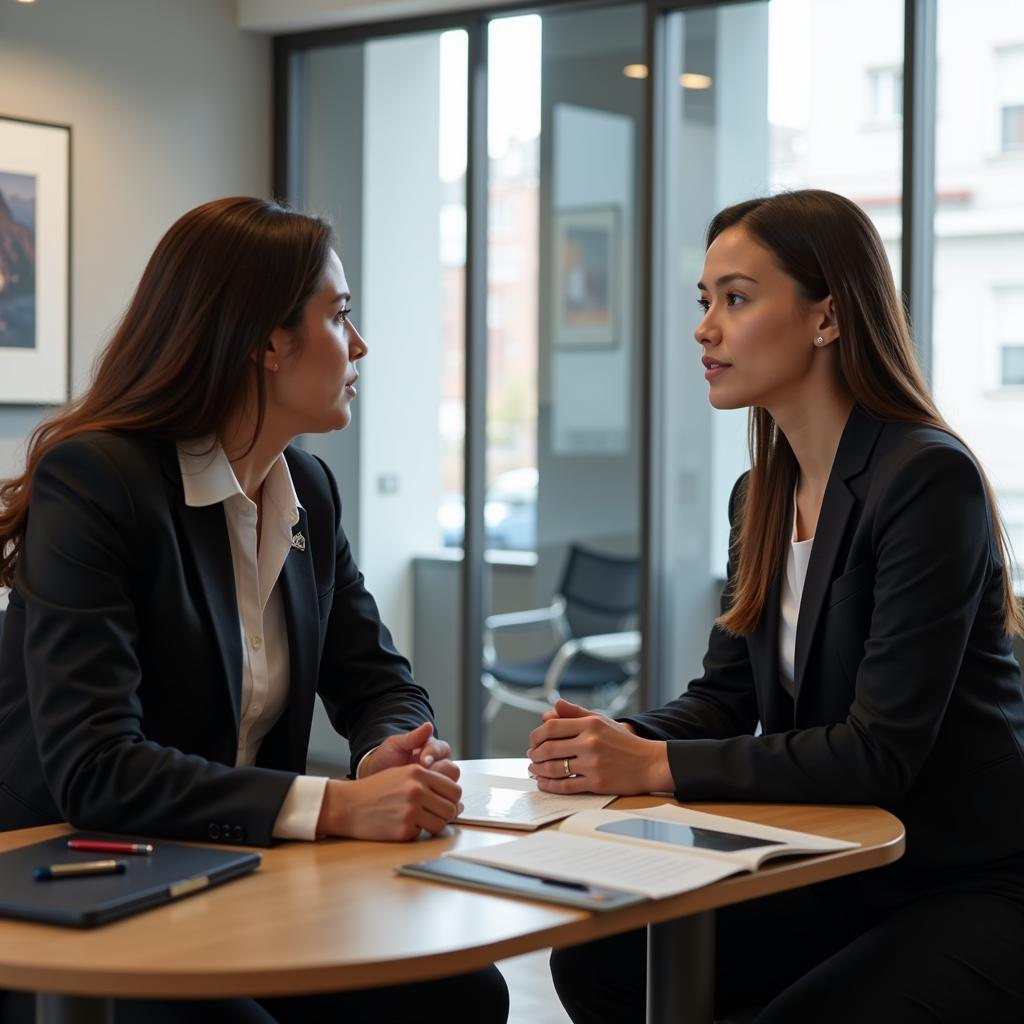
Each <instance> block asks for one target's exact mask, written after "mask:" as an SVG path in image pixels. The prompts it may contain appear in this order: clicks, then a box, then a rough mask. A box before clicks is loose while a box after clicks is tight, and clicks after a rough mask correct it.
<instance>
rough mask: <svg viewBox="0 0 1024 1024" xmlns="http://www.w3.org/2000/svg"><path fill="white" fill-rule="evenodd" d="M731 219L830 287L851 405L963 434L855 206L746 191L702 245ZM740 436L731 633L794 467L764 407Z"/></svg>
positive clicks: (755, 579)
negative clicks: (944, 404) (744, 442)
mask: <svg viewBox="0 0 1024 1024" xmlns="http://www.w3.org/2000/svg"><path fill="white" fill-rule="evenodd" d="M738 224H742V225H743V229H744V230H745V231H747V232H749V233H750V235H751V236H752V237H753V238H754V239H755V240H756V241H757V242H759V243H760V244H761V245H763V246H765V247H766V248H767V249H768V250H769V251H770V252H771V253H772V254H773V256H774V257H775V260H776V262H777V263H778V265H779V266H780V267H781V268H782V270H784V271H785V272H786V273H787V274H789V276H790V277H792V278H793V279H794V280H795V281H796V283H797V285H798V287H799V290H800V292H801V294H802V296H803V297H804V298H805V299H806V300H807V301H808V302H819V301H820V300H822V299H824V298H825V297H826V296H831V297H832V303H833V306H834V308H835V313H836V320H837V323H838V327H839V337H840V338H841V340H842V341H841V344H840V345H839V373H840V376H841V377H842V380H843V383H844V384H845V386H846V388H847V390H848V392H849V394H850V395H851V397H852V398H853V400H854V401H855V402H856V403H857V404H858V405H860V406H862V407H863V408H864V409H866V410H867V411H868V412H870V413H872V414H873V415H875V416H877V417H879V418H881V419H889V420H904V421H909V422H912V423H920V424H922V425H923V426H928V427H934V428H935V429H937V430H942V431H945V432H946V433H948V434H950V435H952V436H953V437H956V438H957V440H959V441H960V442H961V443H963V440H962V439H961V438H959V437H958V435H957V434H956V432H955V431H954V430H952V429H951V428H950V426H949V424H947V423H946V421H945V420H944V419H943V418H942V416H941V414H940V413H939V410H938V409H937V408H936V406H935V402H934V401H933V399H932V397H931V394H930V393H929V390H928V385H927V384H926V383H925V380H924V375H923V374H922V372H921V368H920V366H919V365H918V362H917V357H916V356H915V354H914V343H913V339H912V337H911V333H910V326H909V324H908V322H907V316H906V313H905V312H904V308H903V304H902V302H901V301H900V298H899V295H898V294H897V291H896V285H895V283H894V281H893V277H892V271H891V270H890V268H889V261H888V259H887V258H886V255H885V249H884V247H883V245H882V240H881V238H879V236H878V232H877V230H876V229H875V226H874V224H872V223H871V221H870V219H869V218H868V216H867V214H865V213H864V211H863V210H862V209H861V208H860V207H859V206H857V205H856V204H855V203H853V202H851V201H850V200H849V199H845V198H843V197H842V196H839V195H836V194H835V193H833V192H824V191H820V190H817V189H805V190H803V191H798V192H784V193H781V194H779V195H775V196H771V197H767V198H762V199H750V200H747V201H746V202H743V203H737V204H736V205H735V206H730V207H728V208H726V209H724V210H722V211H721V213H719V214H717V215H716V216H715V217H714V219H713V220H712V221H711V224H710V225H709V227H708V233H707V245H708V246H709V247H710V245H711V243H712V242H714V240H715V239H716V238H717V237H718V236H719V235H720V234H721V233H722V232H723V231H725V230H727V229H728V228H731V227H735V226H736V225H738ZM748 441H749V445H750V462H751V470H750V474H749V476H748V478H747V483H746V487H745V488H743V489H742V491H741V493H740V494H739V495H738V498H739V505H738V508H737V512H738V515H739V523H740V525H739V530H738V532H737V534H736V540H735V547H734V550H733V556H734V561H735V563H736V565H737V570H736V574H735V577H734V579H733V583H732V587H731V594H730V606H729V608H728V609H727V610H726V611H725V613H724V614H723V615H721V616H720V618H719V619H718V624H719V625H720V626H721V627H722V628H723V629H725V630H727V631H728V632H730V633H733V634H736V635H745V634H747V633H750V632H752V631H753V630H754V629H755V628H756V626H757V624H758V622H759V621H760V618H761V614H762V612H763V610H764V606H765V602H766V600H767V596H768V588H769V587H770V586H771V582H772V580H773V579H774V578H775V576H776V574H777V573H778V572H779V570H780V567H781V565H782V556H783V551H784V550H785V543H786V536H787V533H788V529H789V523H788V522H787V515H786V513H787V510H788V508H789V498H790V495H791V494H792V493H793V486H794V483H795V481H796V475H797V462H796V456H795V455H794V454H793V449H792V448H791V447H790V446H789V442H788V441H787V440H786V437H785V435H784V434H783V433H782V431H781V430H779V427H778V425H777V424H776V422H775V420H774V419H773V418H772V416H771V414H770V413H769V412H768V411H767V410H766V409H763V408H759V407H754V408H751V410H750V420H749V425H748ZM964 447H965V448H966V447H967V445H966V444H965V445H964ZM968 450H970V449H969V448H968ZM978 470H979V472H980V473H981V477H982V481H983V483H984V486H985V491H986V494H987V497H988V502H989V507H990V508H991V509H992V518H993V528H994V531H995V538H996V543H997V545H998V548H999V552H1000V555H1001V557H1002V562H1003V607H1004V611H1005V615H1004V619H1005V627H1006V630H1007V632H1008V633H1011V634H1021V633H1024V613H1022V611H1021V608H1020V605H1019V604H1018V602H1017V599H1016V597H1015V596H1014V593H1013V584H1012V580H1011V575H1010V568H1009V567H1010V564H1011V561H1010V551H1009V543H1008V541H1007V538H1006V533H1005V530H1004V529H1003V526H1002V523H1001V522H1000V519H999V515H998V512H997V505H996V500H995V494H994V493H993V491H992V487H991V485H990V484H989V482H988V479H987V477H986V476H985V473H984V470H983V469H982V468H981V467H980V466H978Z"/></svg>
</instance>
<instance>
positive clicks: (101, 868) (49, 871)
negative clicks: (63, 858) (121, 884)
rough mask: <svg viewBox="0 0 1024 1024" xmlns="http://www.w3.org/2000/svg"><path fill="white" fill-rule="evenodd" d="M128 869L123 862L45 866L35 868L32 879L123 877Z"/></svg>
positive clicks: (41, 880)
mask: <svg viewBox="0 0 1024 1024" xmlns="http://www.w3.org/2000/svg"><path fill="white" fill-rule="evenodd" d="M127 867H128V865H127V864H125V862H124V861H123V860H86V861H81V862H79V863H78V864H47V865H44V866H43V867H40V868H36V869H35V871H33V872H32V877H33V878H34V879H35V880H36V881H37V882H49V881H50V880H52V879H55V878H83V877H87V876H88V875H123V874H124V872H125V869H126V868H127Z"/></svg>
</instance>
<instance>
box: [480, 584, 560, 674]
mask: <svg viewBox="0 0 1024 1024" xmlns="http://www.w3.org/2000/svg"><path fill="white" fill-rule="evenodd" d="M543 625H549V626H550V627H551V631H552V633H554V635H555V636H556V637H557V638H558V639H559V640H565V639H566V637H568V635H569V624H568V623H567V622H566V619H565V599H564V598H562V597H556V598H555V599H554V600H553V601H552V602H551V604H550V605H549V606H548V607H547V608H530V609H529V610H527V611H522V612H505V613H503V614H501V615H488V616H487V618H486V619H484V637H483V642H484V644H483V646H484V665H488V664H493V663H494V662H495V661H497V660H498V652H497V649H496V648H495V646H494V635H495V633H500V632H511V631H513V630H526V629H533V628H534V627H535V626H543Z"/></svg>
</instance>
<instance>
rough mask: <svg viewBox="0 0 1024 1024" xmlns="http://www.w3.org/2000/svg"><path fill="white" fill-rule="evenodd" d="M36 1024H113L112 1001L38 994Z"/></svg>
mask: <svg viewBox="0 0 1024 1024" xmlns="http://www.w3.org/2000/svg"><path fill="white" fill-rule="evenodd" d="M36 1024H114V1000H113V999H104V998H103V997H102V996H99V997H95V996H64V995H60V994H58V993H56V992H38V993H37V994H36Z"/></svg>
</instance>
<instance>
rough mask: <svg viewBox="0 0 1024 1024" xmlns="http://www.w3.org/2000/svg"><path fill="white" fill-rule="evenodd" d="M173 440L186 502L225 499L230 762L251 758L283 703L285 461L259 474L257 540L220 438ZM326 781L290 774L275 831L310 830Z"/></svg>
mask: <svg viewBox="0 0 1024 1024" xmlns="http://www.w3.org/2000/svg"><path fill="white" fill-rule="evenodd" d="M211 444H212V445H213V447H212V450H211ZM177 447H178V465H179V466H180V468H181V482H182V485H183V486H184V489H185V504H186V505H189V506H192V507H199V506H205V505H216V504H221V505H223V506H224V519H225V522H226V523H227V528H228V541H229V543H230V545H231V562H232V565H233V567H234V571H235V595H236V597H237V600H238V620H239V621H238V627H239V629H240V631H241V634H242V703H241V708H240V711H241V720H240V721H239V723H238V754H237V756H236V758H235V765H236V766H237V767H241V766H243V765H252V764H255V763H256V756H257V754H259V750H260V744H261V743H262V742H263V738H264V737H265V736H266V735H267V733H269V732H270V730H271V729H272V728H273V727H274V725H275V723H276V722H277V720H278V719H279V718H280V717H281V713H282V712H283V711H284V709H285V706H286V705H287V703H288V690H289V686H290V680H289V669H288V630H287V628H286V626H285V621H284V605H283V603H282V601H281V590H280V588H279V587H278V585H277V582H278V577H279V576H280V575H281V569H282V568H284V560H285V559H286V558H287V557H288V554H289V552H290V551H291V544H292V527H293V526H295V524H296V523H298V521H299V508H300V507H301V506H300V505H299V499H298V497H297V496H296V494H295V487H294V485H293V484H292V477H291V473H289V472H288V463H287V462H286V461H285V458H284V456H283V455H279V456H278V458H277V461H276V462H275V463H274V464H273V466H271V468H270V472H269V473H268V474H267V478H266V480H265V481H264V482H263V523H262V528H261V542H260V544H259V545H258V546H257V543H256V503H255V502H253V501H250V499H249V498H248V497H246V495H245V492H244V491H243V490H242V488H241V487H240V486H239V483H238V480H237V478H236V477H235V473H234V470H233V469H232V468H231V463H230V462H229V461H228V458H227V456H226V455H225V454H224V449H223V448H222V447H221V446H220V444H218V443H217V442H215V441H213V442H211V441H209V440H206V441H197V442H190V443H187V444H179V445H178V446H177ZM327 781H328V780H327V779H326V778H319V777H315V776H310V775H300V776H298V777H297V778H296V779H295V781H294V782H293V783H292V785H291V788H290V789H289V790H288V795H287V796H286V797H285V801H284V803H283V804H282V805H281V810H280V811H279V812H278V815H277V819H276V820H275V822H274V828H273V835H274V838H275V839H315V838H316V823H317V821H318V820H319V818H320V808H321V805H322V803H323V799H324V792H325V790H326V788H327Z"/></svg>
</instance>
